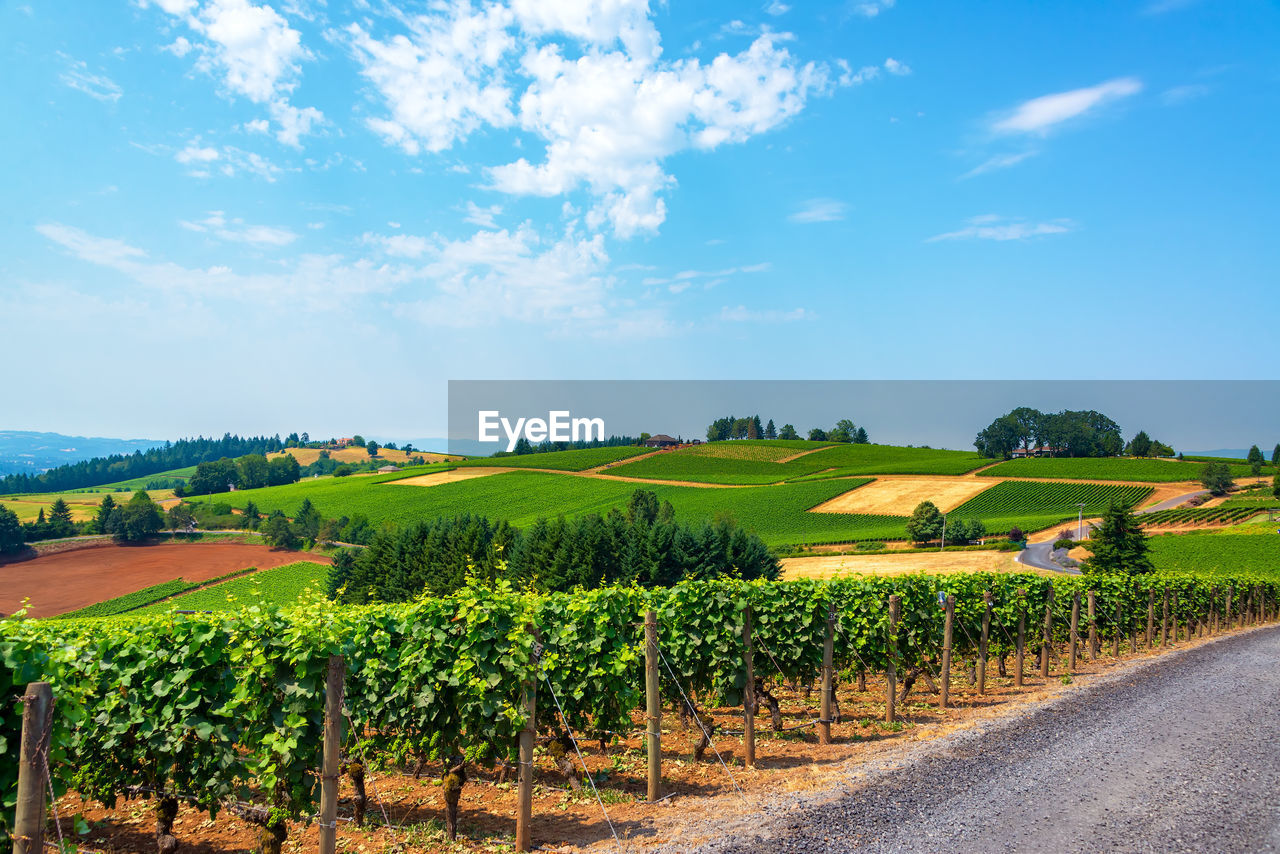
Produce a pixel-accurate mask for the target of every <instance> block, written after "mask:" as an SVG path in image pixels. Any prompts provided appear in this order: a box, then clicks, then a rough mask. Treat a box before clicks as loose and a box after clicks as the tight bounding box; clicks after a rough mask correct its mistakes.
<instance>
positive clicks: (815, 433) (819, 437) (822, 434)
mask: <svg viewBox="0 0 1280 854" xmlns="http://www.w3.org/2000/svg"><path fill="white" fill-rule="evenodd" d="M809 441H810V442H825V441H827V431H826V430H823V429H822V428H821V427H814V428H813V429H812V430H810V431H809Z"/></svg>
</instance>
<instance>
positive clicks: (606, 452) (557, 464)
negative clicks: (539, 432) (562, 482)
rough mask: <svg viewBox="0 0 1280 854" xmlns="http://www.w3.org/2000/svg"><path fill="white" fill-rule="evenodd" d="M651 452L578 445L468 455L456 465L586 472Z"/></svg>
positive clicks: (623, 446)
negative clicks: (508, 453) (570, 448)
mask: <svg viewBox="0 0 1280 854" xmlns="http://www.w3.org/2000/svg"><path fill="white" fill-rule="evenodd" d="M651 452H652V448H637V447H635V446H632V445H621V446H618V447H612V448H581V449H579V450H576V451H547V452H546V453H542V454H520V455H518V456H509V457H472V458H471V459H469V460H466V461H464V462H461V463H458V465H459V466H507V467H512V468H535V469H555V470H556V471H586V470H587V469H593V468H596V467H597V466H603V465H608V464H609V463H614V462H618V461H619V460H625V459H627V458H628V457H638V456H640V455H641V454H648V453H651Z"/></svg>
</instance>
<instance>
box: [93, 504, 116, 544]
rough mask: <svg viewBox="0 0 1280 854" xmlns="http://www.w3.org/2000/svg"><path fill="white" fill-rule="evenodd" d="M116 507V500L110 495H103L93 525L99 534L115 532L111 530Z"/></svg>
mask: <svg viewBox="0 0 1280 854" xmlns="http://www.w3.org/2000/svg"><path fill="white" fill-rule="evenodd" d="M115 509H116V501H115V499H114V498H112V497H111V496H110V495H107V496H105V497H103V499H102V503H101V504H99V505H98V515H97V516H95V517H94V520H93V526H94V528H96V529H97V531H98V533H99V534H113V533H115V532H114V531H112V530H111V514H112V513H113V512H114V511H115Z"/></svg>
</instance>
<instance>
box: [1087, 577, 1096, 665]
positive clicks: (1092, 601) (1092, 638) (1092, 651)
mask: <svg viewBox="0 0 1280 854" xmlns="http://www.w3.org/2000/svg"><path fill="white" fill-rule="evenodd" d="M1097 604H1098V603H1097V597H1096V596H1095V595H1094V592H1093V591H1092V590H1090V591H1089V661H1093V660H1095V659H1096V658H1097V657H1098V611H1097Z"/></svg>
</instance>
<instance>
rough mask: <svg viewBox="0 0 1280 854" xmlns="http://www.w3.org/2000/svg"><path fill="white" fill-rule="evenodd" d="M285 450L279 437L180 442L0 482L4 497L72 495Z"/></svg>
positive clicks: (227, 438)
mask: <svg viewBox="0 0 1280 854" xmlns="http://www.w3.org/2000/svg"><path fill="white" fill-rule="evenodd" d="M283 448H284V443H283V442H282V441H281V439H280V437H279V436H273V437H267V436H252V437H249V438H241V437H240V436H233V435H231V434H230V433H227V434H225V435H224V436H223V437H222V438H221V439H206V438H204V437H202V436H201V437H197V438H195V439H179V440H178V441H176V442H166V443H165V444H164V447H161V448H151V449H150V450H147V451H134V452H133V453H132V454H113V455H111V456H109V457H94V458H93V459H91V460H82V461H80V462H78V463H68V464H67V465H64V466H58V467H57V468H52V469H49V470H48V471H46V472H44V473H42V474H37V475H30V474H11V475H9V476H8V477H4V478H0V495H10V494H15V493H29V492H68V491H70V490H73V489H80V488H82V487H86V486H101V485H102V484H104V483H113V482H115V481H118V480H130V479H132V478H135V477H146V476H147V475H151V474H156V473H158V472H162V471H168V470H170V469H178V468H185V467H187V466H193V465H197V464H199V463H202V462H208V461H213V460H219V459H222V458H224V457H232V458H234V457H240V456H244V455H245V454H269V453H272V452H273V451H279V450H282V449H283Z"/></svg>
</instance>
